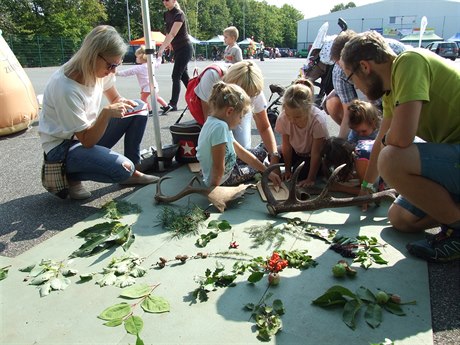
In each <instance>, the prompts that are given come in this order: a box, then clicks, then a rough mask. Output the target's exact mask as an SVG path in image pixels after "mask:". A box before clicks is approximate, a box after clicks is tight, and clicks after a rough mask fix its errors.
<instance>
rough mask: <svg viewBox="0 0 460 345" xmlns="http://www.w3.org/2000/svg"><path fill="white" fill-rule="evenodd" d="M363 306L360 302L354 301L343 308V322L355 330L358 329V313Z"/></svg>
mask: <svg viewBox="0 0 460 345" xmlns="http://www.w3.org/2000/svg"><path fill="white" fill-rule="evenodd" d="M361 305H362V304H361V302H360V301H359V300H356V299H352V300H350V301H348V302H347V303H345V305H344V306H343V314H342V319H343V322H345V324H346V325H347V326H348V327H350V328H351V329H353V330H354V329H355V328H356V322H355V317H356V313H357V312H358V311H359V308H361Z"/></svg>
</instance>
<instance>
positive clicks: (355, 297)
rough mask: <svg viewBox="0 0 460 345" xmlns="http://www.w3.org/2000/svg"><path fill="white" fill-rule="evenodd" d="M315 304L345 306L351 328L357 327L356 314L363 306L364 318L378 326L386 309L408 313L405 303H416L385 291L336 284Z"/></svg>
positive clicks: (345, 313)
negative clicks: (403, 300) (350, 287)
mask: <svg viewBox="0 0 460 345" xmlns="http://www.w3.org/2000/svg"><path fill="white" fill-rule="evenodd" d="M312 303H313V304H314V305H317V306H320V307H323V308H328V307H340V306H342V307H343V313H342V319H343V322H344V323H345V324H346V325H347V326H348V327H350V328H351V329H353V330H354V329H355V328H356V315H357V314H358V312H359V310H360V309H361V307H365V308H366V311H365V312H364V319H365V320H366V322H367V324H368V325H369V326H370V327H372V328H377V327H378V326H379V325H380V323H381V322H382V311H383V310H386V311H388V312H390V313H392V314H395V315H399V316H404V315H406V314H405V313H404V311H403V309H402V308H401V305H403V304H415V301H413V302H406V303H401V297H399V296H398V295H396V294H390V293H387V292H385V291H378V292H377V293H376V294H374V293H372V292H371V291H370V290H369V289H367V288H365V287H363V286H361V287H360V288H358V289H357V290H356V293H353V292H351V291H350V290H348V289H347V288H345V287H343V286H340V285H335V286H333V287H331V288H330V289H328V290H327V291H326V292H325V293H324V294H323V295H321V296H320V297H318V298H317V299H315V300H314V301H313V302H312Z"/></svg>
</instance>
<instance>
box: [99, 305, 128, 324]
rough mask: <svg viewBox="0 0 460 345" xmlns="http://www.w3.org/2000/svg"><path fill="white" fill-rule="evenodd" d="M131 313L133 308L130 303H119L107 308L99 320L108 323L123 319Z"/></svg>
mask: <svg viewBox="0 0 460 345" xmlns="http://www.w3.org/2000/svg"><path fill="white" fill-rule="evenodd" d="M130 312H131V306H130V305H129V304H128V303H119V304H115V305H112V306H110V307H108V308H106V309H105V310H104V311H103V312H102V313H100V314H99V315H98V318H100V319H102V320H106V321H112V320H117V319H123V318H124V317H125V316H127V315H128V314H129V313H130Z"/></svg>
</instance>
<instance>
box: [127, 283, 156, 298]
mask: <svg viewBox="0 0 460 345" xmlns="http://www.w3.org/2000/svg"><path fill="white" fill-rule="evenodd" d="M151 291H152V287H151V286H149V285H147V284H136V285H132V286H129V287H127V288H124V289H123V290H121V293H120V296H121V297H126V298H140V297H144V296H147V295H148V294H149V293H150V292H151Z"/></svg>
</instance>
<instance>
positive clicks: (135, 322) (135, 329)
mask: <svg viewBox="0 0 460 345" xmlns="http://www.w3.org/2000/svg"><path fill="white" fill-rule="evenodd" d="M142 328H144V321H143V320H142V319H141V318H140V317H139V316H135V315H133V316H130V317H128V318H127V319H126V320H125V330H126V332H128V333H129V334H133V335H138V334H139V333H140V332H141V331H142Z"/></svg>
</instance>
